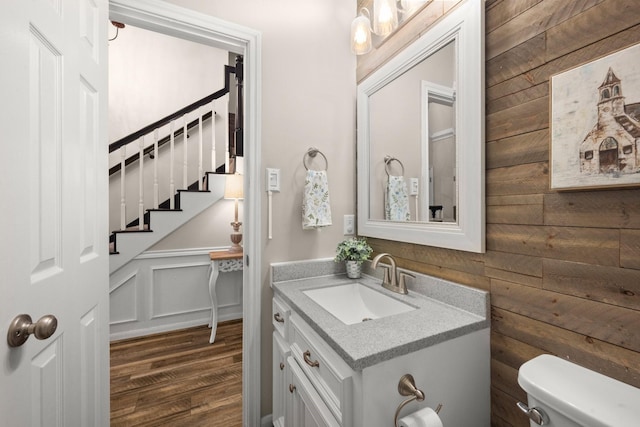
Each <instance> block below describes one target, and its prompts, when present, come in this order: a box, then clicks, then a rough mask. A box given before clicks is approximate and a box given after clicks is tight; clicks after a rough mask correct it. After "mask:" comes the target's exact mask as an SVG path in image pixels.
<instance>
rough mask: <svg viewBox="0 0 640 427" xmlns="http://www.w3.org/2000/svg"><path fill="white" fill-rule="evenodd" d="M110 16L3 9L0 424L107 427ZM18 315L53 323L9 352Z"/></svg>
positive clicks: (102, 6)
mask: <svg viewBox="0 0 640 427" xmlns="http://www.w3.org/2000/svg"><path fill="white" fill-rule="evenodd" d="M107 13H108V10H107V1H106V0H29V1H25V0H3V2H2V12H1V13H0V58H2V61H1V64H2V65H1V67H0V68H1V70H0V77H1V78H0V86H1V90H0V93H2V104H1V107H0V109H1V110H0V129H1V130H2V134H1V135H2V137H1V138H2V146H1V149H2V154H1V155H0V171H1V172H0V173H1V174H2V178H1V179H0V200H2V204H3V209H2V213H1V214H0V215H1V218H2V232H1V233H0V236H2V240H1V245H0V269H1V270H0V271H1V272H2V278H1V279H0V340H1V342H0V360H2V370H1V373H0V375H1V376H2V377H1V378H0V414H1V417H2V418H1V419H0V425H6V426H44V425H46V426H60V427H62V426H106V425H108V424H109V359H108V357H109V353H108V349H109V348H108V327H107V321H108V314H109V307H108V253H107V250H108V242H107V238H108V237H107V236H108V232H107V218H106V216H107V206H106V201H107V173H106V171H107V139H106V135H107V134H106V111H107V110H106V105H107V91H106V88H107V62H106V61H107V50H106V49H107V41H106V40H107V28H106V25H107V23H108V17H107ZM18 314H28V315H30V316H31V317H32V318H33V319H34V321H35V320H37V319H38V318H40V317H41V316H43V315H45V314H52V315H54V316H56V318H57V319H58V328H57V330H56V331H55V333H54V334H53V335H52V336H51V337H49V338H48V339H43V340H38V339H36V338H35V337H34V336H30V337H29V338H28V340H27V341H26V342H25V343H24V344H23V345H21V346H19V347H13V348H12V347H10V346H9V345H8V341H7V338H5V337H7V332H8V328H9V325H10V323H11V321H12V319H13V318H14V317H15V316H16V315H18Z"/></svg>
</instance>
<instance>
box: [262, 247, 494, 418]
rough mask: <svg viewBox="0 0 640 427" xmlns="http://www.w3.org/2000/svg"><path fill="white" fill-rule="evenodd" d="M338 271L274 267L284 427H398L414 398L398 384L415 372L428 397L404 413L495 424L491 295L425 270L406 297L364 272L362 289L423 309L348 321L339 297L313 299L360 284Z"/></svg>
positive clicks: (278, 391)
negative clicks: (427, 410) (334, 308)
mask: <svg viewBox="0 0 640 427" xmlns="http://www.w3.org/2000/svg"><path fill="white" fill-rule="evenodd" d="M334 265H335V262H334V261H333V259H328V260H318V261H305V262H291V263H278V264H272V289H273V295H274V297H273V327H274V332H273V359H274V361H273V424H274V426H276V427H283V426H284V427H307V426H339V427H389V426H392V425H393V421H394V415H395V413H396V410H397V408H398V407H399V405H400V404H401V403H403V402H404V401H405V400H406V399H407V398H408V397H407V396H402V395H400V393H399V392H398V382H399V381H400V378H402V377H403V376H404V375H405V374H411V375H412V376H413V378H414V379H415V384H416V387H417V388H418V389H420V390H422V391H423V392H424V394H425V399H424V401H422V402H417V401H412V402H410V403H408V404H407V405H406V406H405V407H403V409H402V411H401V413H400V417H402V416H404V415H407V414H409V413H411V412H414V411H417V410H419V409H421V408H424V407H431V408H433V409H435V408H437V407H438V405H439V404H442V410H441V412H440V413H439V414H438V415H439V416H440V418H441V420H442V424H443V425H445V426H452V427H489V426H490V409H491V401H490V353H491V352H490V343H489V342H490V336H489V335H490V330H489V327H490V321H489V307H490V304H489V294H488V293H487V292H485V291H482V290H478V289H474V288H470V287H466V286H463V285H459V284H455V283H453V282H448V281H445V280H442V279H438V278H433V277H430V276H426V275H422V274H420V273H415V276H416V277H415V278H413V279H412V283H411V285H412V286H411V288H410V291H409V294H408V295H399V294H398V295H396V294H393V293H391V292H390V291H388V290H386V289H384V288H382V286H381V284H380V283H381V279H380V278H375V277H373V276H371V275H363V277H361V278H360V279H358V280H357V283H358V285H359V286H364V287H367V288H369V289H371V290H373V291H376V292H379V293H381V294H384V295H386V297H387V298H392V299H394V300H397V302H402V303H404V304H407V305H410V306H411V307H413V309H412V310H410V311H405V312H403V313H399V314H387V315H384V316H381V317H377V318H369V317H365V319H366V321H364V320H363V321H362V322H356V323H352V324H347V323H345V322H343V321H341V320H340V318H339V317H338V316H337V315H334V314H331V312H330V311H328V309H326V308H325V305H326V306H330V307H331V304H332V302H333V301H329V302H326V301H321V302H317V301H316V300H314V299H312V297H311V296H310V295H311V294H310V291H315V290H317V289H322V288H328V287H333V286H335V287H341V286H343V285H345V284H352V283H355V282H354V280H352V279H348V278H345V277H344V274H339V273H338V274H336V273H331V268H333V266H334ZM345 298H354V299H355V301H356V302H357V297H353V296H346V297H345ZM342 302H344V301H341V303H342ZM323 304H324V305H323ZM347 307H348V309H351V307H352V305H351V304H347ZM356 309H357V304H355V303H354V304H353V310H356Z"/></svg>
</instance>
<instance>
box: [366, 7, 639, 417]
mask: <svg viewBox="0 0 640 427" xmlns="http://www.w3.org/2000/svg"><path fill="white" fill-rule="evenodd" d="M485 20H486V84H487V86H486V112H487V117H486V165H487V170H486V182H487V184H486V185H487V199H486V205H487V252H486V253H485V254H473V253H466V252H460V251H453V250H447V249H440V248H433V247H428V246H420V245H414V244H407V243H398V242H392V241H385V240H380V239H369V240H370V242H371V244H372V246H373V247H374V250H375V251H376V252H378V253H379V252H390V253H391V254H393V255H395V256H396V257H397V260H398V264H399V265H400V266H401V267H405V268H410V269H413V270H416V271H419V272H423V273H426V274H431V275H434V276H438V277H442V278H445V279H450V280H453V281H457V282H459V283H463V284H466V285H469V286H473V287H477V288H480V289H485V290H488V291H490V292H491V306H492V324H491V328H492V334H491V351H492V366H491V370H492V371H491V379H492V425H493V426H518V427H526V426H528V425H529V424H528V421H527V420H526V419H525V417H524V416H523V415H522V414H521V413H519V411H518V410H517V408H516V407H515V403H516V401H518V400H524V399H526V395H525V393H524V392H523V391H522V390H521V389H520V387H519V386H518V384H517V373H518V368H519V367H520V365H521V364H522V363H523V362H525V361H527V360H529V359H531V358H533V357H535V356H537V355H539V354H543V353H551V354H555V355H558V356H560V357H563V358H566V359H568V360H571V361H573V362H576V363H578V364H580V365H583V366H586V367H588V368H590V369H593V370H595V371H598V372H601V373H603V374H605V375H608V376H611V377H613V378H616V379H618V380H621V381H623V382H626V383H628V384H631V385H633V386H636V387H640V332H639V331H640V189H626V190H603V191H584V192H563V193H558V192H553V191H550V190H549V134H550V130H549V86H550V76H551V75H553V74H556V73H559V72H562V71H564V70H567V69H570V68H573V67H575V66H578V65H580V64H583V63H586V62H589V61H592V60H594V59H597V58H599V57H602V56H605V55H607V54H609V53H611V52H614V51H617V50H619V49H622V48H625V47H628V46H631V45H634V44H637V43H639V42H640V2H638V1H637V0H518V1H513V0H487V1H486V16H485ZM428 25H430V23H428V22H421V21H420V20H416V19H414V20H412V21H410V22H409V23H407V25H405V26H404V27H403V28H402V34H400V33H399V32H398V33H396V35H394V37H402V40H397V41H395V42H394V43H393V44H394V45H396V46H406V44H407V43H409V42H410V41H411V40H413V39H414V38H415V37H417V35H419V34H420V33H422V32H423V31H424V29H425V27H426V26H428ZM379 55H380V52H376V51H374V52H372V53H370V54H369V55H366V57H365V58H362V59H360V58H359V61H358V75H357V77H358V81H361V80H362V79H363V78H364V77H366V75H368V74H369V72H370V70H371V69H373V68H375V67H378V66H379V65H380V64H381V63H383V62H384V61H386V60H388V59H389V58H390V57H391V56H392V55H390V54H389V53H388V52H386V53H385V54H384V56H379ZM372 64H375V65H372ZM628 101H629V102H638V101H640V100H631V99H630V100H628Z"/></svg>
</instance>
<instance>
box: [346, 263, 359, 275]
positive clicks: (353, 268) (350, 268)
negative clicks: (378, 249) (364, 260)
mask: <svg viewBox="0 0 640 427" xmlns="http://www.w3.org/2000/svg"><path fill="white" fill-rule="evenodd" d="M345 263H346V265H347V277H348V278H349V279H359V278H360V276H362V264H360V263H359V262H358V261H345Z"/></svg>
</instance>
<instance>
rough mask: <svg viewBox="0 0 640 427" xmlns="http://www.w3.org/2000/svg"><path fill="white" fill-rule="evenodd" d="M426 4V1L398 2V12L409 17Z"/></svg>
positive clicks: (408, 0) (409, 0) (405, 0)
mask: <svg viewBox="0 0 640 427" xmlns="http://www.w3.org/2000/svg"><path fill="white" fill-rule="evenodd" d="M426 2H427V0H400V10H401V11H402V13H404V14H405V15H411V14H412V13H413V12H415V11H416V10H417V9H418V8H419V7H420V6H422V5H423V4H425V3H426Z"/></svg>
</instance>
